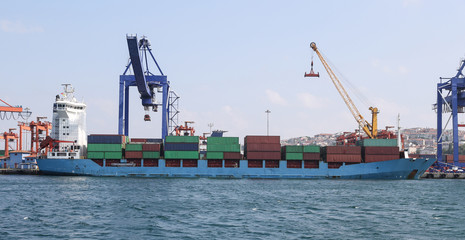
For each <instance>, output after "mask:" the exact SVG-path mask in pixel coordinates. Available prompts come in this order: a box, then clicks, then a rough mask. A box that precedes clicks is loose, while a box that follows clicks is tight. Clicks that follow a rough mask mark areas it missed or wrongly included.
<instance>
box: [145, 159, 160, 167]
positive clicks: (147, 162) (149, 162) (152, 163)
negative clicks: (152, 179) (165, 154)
mask: <svg viewBox="0 0 465 240" xmlns="http://www.w3.org/2000/svg"><path fill="white" fill-rule="evenodd" d="M144 167H158V159H144Z"/></svg>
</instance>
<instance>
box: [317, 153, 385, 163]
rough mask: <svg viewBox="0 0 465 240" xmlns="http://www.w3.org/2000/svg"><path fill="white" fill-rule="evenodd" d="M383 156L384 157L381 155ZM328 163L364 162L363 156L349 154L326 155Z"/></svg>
mask: <svg viewBox="0 0 465 240" xmlns="http://www.w3.org/2000/svg"><path fill="white" fill-rule="evenodd" d="M380 156H383V155H380ZM326 162H328V163H329V162H339V163H343V162H353V163H359V162H362V156H360V155H349V154H326Z"/></svg>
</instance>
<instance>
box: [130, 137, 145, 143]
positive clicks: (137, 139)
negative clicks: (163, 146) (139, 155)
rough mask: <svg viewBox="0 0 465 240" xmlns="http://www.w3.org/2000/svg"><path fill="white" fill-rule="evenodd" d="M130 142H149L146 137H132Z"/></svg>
mask: <svg viewBox="0 0 465 240" xmlns="http://www.w3.org/2000/svg"><path fill="white" fill-rule="evenodd" d="M130 142H133V143H145V142H147V139H145V138H131V141H130Z"/></svg>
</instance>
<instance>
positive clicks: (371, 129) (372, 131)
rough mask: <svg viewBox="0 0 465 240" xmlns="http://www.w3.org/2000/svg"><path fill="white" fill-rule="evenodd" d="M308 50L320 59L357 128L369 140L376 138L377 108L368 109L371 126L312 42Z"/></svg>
mask: <svg viewBox="0 0 465 240" xmlns="http://www.w3.org/2000/svg"><path fill="white" fill-rule="evenodd" d="M310 48H312V49H313V51H315V52H316V54H317V55H318V58H319V59H320V61H321V63H322V64H323V66H324V67H325V69H326V72H328V75H329V77H330V78H331V81H332V82H333V84H334V86H335V87H336V89H337V91H338V92H339V95H341V97H342V99H343V100H344V102H345V104H346V105H347V107H348V108H349V110H350V113H352V115H353V116H354V118H355V120H356V121H357V123H358V124H359V126H360V127H361V128H362V129H363V131H364V132H365V133H366V134H367V135H368V137H369V138H376V137H377V135H378V130H377V129H378V117H377V114H378V113H379V112H378V108H376V107H370V108H369V109H370V110H371V114H372V124H370V123H369V122H368V121H367V120H365V118H363V116H362V114H360V112H359V111H358V109H357V107H356V106H355V104H354V102H353V101H352V99H351V98H350V96H349V94H348V93H347V91H346V90H345V88H344V87H343V86H342V84H341V82H340V81H339V79H338V78H337V76H336V74H334V72H333V70H332V69H331V67H330V66H329V64H328V63H327V62H326V60H325V59H324V58H323V56H322V55H321V53H320V51H318V48H317V47H316V44H315V43H314V42H312V43H311V44H310Z"/></svg>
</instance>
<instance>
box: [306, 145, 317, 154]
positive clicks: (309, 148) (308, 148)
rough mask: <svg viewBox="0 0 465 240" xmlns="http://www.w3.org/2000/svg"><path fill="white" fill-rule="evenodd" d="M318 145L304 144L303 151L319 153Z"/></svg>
mask: <svg viewBox="0 0 465 240" xmlns="http://www.w3.org/2000/svg"><path fill="white" fill-rule="evenodd" d="M319 152H320V146H318V145H307V146H304V153H319Z"/></svg>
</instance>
